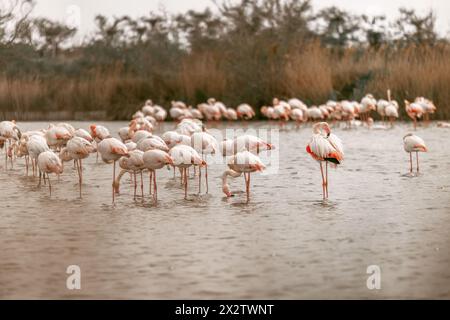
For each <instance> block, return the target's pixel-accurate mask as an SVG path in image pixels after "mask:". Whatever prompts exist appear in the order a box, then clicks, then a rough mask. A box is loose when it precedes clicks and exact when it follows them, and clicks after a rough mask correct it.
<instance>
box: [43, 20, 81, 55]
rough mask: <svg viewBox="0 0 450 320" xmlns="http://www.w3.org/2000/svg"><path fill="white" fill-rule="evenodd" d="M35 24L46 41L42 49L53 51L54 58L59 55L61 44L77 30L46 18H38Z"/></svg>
mask: <svg viewBox="0 0 450 320" xmlns="http://www.w3.org/2000/svg"><path fill="white" fill-rule="evenodd" d="M34 24H35V26H36V29H37V32H38V35H39V36H40V37H41V38H42V39H43V42H44V44H43V47H42V49H43V50H49V51H51V53H52V54H51V55H52V57H53V58H55V57H56V56H57V55H58V51H59V47H60V46H61V44H63V43H64V42H65V41H67V40H68V39H70V38H71V37H73V36H74V34H75V33H76V31H77V29H76V28H70V27H68V26H67V25H65V24H63V23H60V22H56V21H51V20H48V19H45V18H40V19H36V20H35V21H34Z"/></svg>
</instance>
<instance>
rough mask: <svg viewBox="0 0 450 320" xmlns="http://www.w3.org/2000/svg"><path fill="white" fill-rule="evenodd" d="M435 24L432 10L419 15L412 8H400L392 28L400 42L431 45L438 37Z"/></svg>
mask: <svg viewBox="0 0 450 320" xmlns="http://www.w3.org/2000/svg"><path fill="white" fill-rule="evenodd" d="M435 25H436V15H435V14H434V12H433V11H432V10H430V11H429V12H428V13H427V14H425V15H424V16H419V15H418V14H417V13H416V12H415V10H413V9H405V8H401V9H400V17H399V18H398V19H397V20H396V21H395V23H394V28H395V33H396V36H397V39H398V40H400V41H401V42H407V43H408V42H413V43H416V44H428V45H432V44H434V43H435V42H436V40H437V38H438V37H437V34H436V30H435Z"/></svg>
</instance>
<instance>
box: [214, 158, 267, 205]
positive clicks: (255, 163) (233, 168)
mask: <svg viewBox="0 0 450 320" xmlns="http://www.w3.org/2000/svg"><path fill="white" fill-rule="evenodd" d="M228 167H229V169H228V170H226V171H225V172H224V173H223V174H222V191H223V193H225V194H226V196H227V197H232V196H233V195H232V193H231V192H230V187H229V185H228V183H227V178H228V177H229V176H230V177H233V178H236V177H240V176H241V175H242V173H243V174H244V179H245V191H246V194H247V202H249V201H250V174H251V173H252V172H257V171H263V170H264V169H265V168H266V167H265V166H264V164H263V163H262V162H261V160H260V159H259V157H258V156H257V155H254V154H253V153H251V152H249V151H247V150H243V151H240V152H238V153H236V154H235V155H234V156H232V157H231V158H230V160H229V162H228Z"/></svg>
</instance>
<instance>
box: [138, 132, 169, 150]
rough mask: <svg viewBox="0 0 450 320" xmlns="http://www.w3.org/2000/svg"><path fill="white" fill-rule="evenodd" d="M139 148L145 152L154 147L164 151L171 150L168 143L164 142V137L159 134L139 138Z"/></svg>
mask: <svg viewBox="0 0 450 320" xmlns="http://www.w3.org/2000/svg"><path fill="white" fill-rule="evenodd" d="M136 147H137V149H139V150H141V151H143V152H145V151H148V150H152V149H159V150H162V151H165V152H167V151H169V147H168V146H167V144H166V143H165V142H164V140H163V139H161V138H160V137H158V136H151V137H147V138H144V139H141V140H139V142H138V143H137V146H136Z"/></svg>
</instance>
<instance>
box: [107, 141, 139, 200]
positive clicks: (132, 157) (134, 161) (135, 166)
mask: <svg viewBox="0 0 450 320" xmlns="http://www.w3.org/2000/svg"><path fill="white" fill-rule="evenodd" d="M143 156H144V152H143V151H141V150H137V149H136V150H133V151H129V152H128V156H126V157H122V158H120V159H119V166H120V167H121V168H122V169H123V170H122V172H123V171H126V172H130V173H131V174H132V177H133V181H134V195H133V199H134V200H136V188H137V179H136V173H138V172H139V173H140V176H141V196H142V201H144V180H143V177H142V171H143V170H144V160H143ZM121 175H122V174H120V176H121ZM119 181H120V179H119ZM114 188H115V189H117V190H118V183H117V182H116V180H115V181H114Z"/></svg>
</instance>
